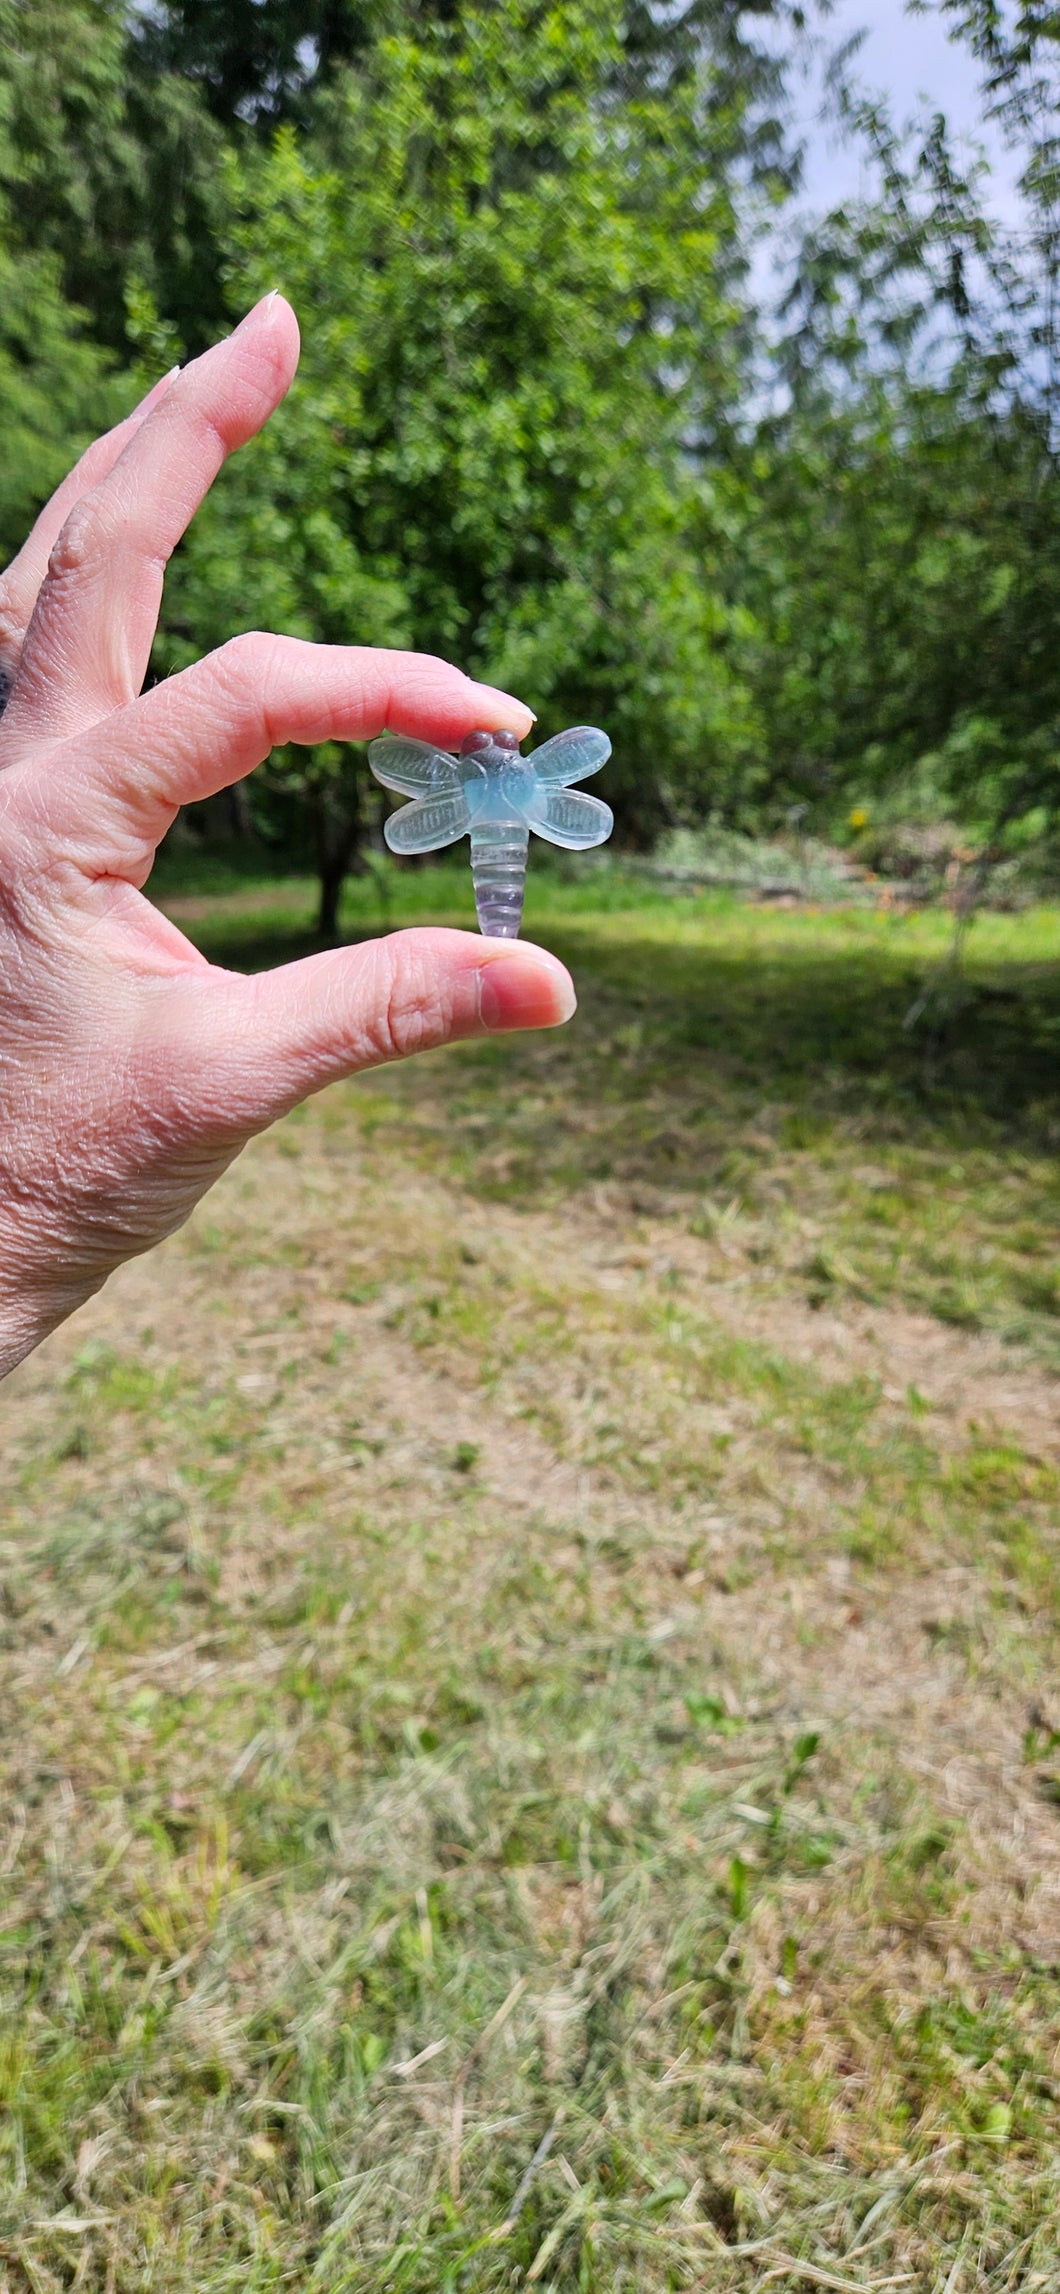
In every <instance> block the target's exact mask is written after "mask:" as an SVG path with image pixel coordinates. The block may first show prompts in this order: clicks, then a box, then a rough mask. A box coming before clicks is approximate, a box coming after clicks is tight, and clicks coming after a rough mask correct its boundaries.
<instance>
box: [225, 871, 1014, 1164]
mask: <svg viewBox="0 0 1060 2294" xmlns="http://www.w3.org/2000/svg"><path fill="white" fill-rule="evenodd" d="M405 920H406V919H402V921H405ZM415 920H416V919H414V918H411V917H410V918H408V919H407V921H409V922H413V921H415ZM439 920H440V921H450V919H448V918H444V919H439ZM452 921H463V919H457V918H454V919H452ZM615 921H616V920H615V919H609V925H610V929H608V930H606V931H605V930H602V929H599V928H596V929H594V920H593V918H592V916H591V915H586V916H584V917H579V918H578V919H577V920H576V921H572V920H571V919H568V918H559V917H553V918H550V919H549V926H550V928H549V929H548V931H547V933H546V934H545V935H544V936H545V937H546V938H547V941H548V945H549V946H550V947H552V948H553V949H554V951H555V953H556V954H557V955H559V956H561V957H562V958H563V959H564V960H565V961H566V962H567V963H568V964H569V965H570V967H571V969H572V971H573V972H574V974H575V977H576V978H577V981H578V984H579V993H580V1010H579V1014H578V1018H577V1019H576V1021H575V1022H574V1023H573V1025H572V1026H571V1028H570V1029H569V1030H566V1031H560V1032H557V1033H556V1034H554V1035H546V1036H540V1037H531V1038H512V1039H508V1040H506V1041H503V1042H493V1043H490V1044H475V1045H471V1046H462V1047H460V1048H459V1049H458V1050H457V1051H455V1052H454V1053H452V1054H450V1055H449V1058H448V1061H447V1062H445V1063H439V1062H437V1061H435V1062H431V1063H429V1077H430V1080H426V1078H427V1075H428V1070H425V1069H424V1068H423V1067H422V1065H421V1066H420V1067H418V1069H417V1071H416V1072H417V1082H416V1087H415V1088H416V1091H417V1095H418V1096H420V1097H422V1096H424V1095H426V1097H427V1098H428V1099H430V1098H431V1097H432V1096H433V1095H434V1094H435V1093H437V1092H439V1091H441V1092H443V1093H444V1095H445V1096H446V1098H447V1099H449V1098H451V1097H452V1094H453V1090H454V1087H455V1088H456V1089H457V1090H458V1091H459V1093H460V1094H461V1101H462V1104H463V1102H464V1101H466V1102H467V1105H468V1109H469V1111H470V1113H471V1115H472V1119H474V1115H475V1113H476V1107H475V1105H474V1103H477V1102H478V1101H479V1100H480V1098H481V1099H482V1101H483V1105H488V1107H489V1109H490V1111H491V1113H492V1117H493V1119H494V1121H495V1122H496V1123H497V1124H498V1125H499V1124H501V1123H502V1122H503V1125H504V1128H505V1131H506V1133H507V1139H508V1144H509V1146H510V1147H511V1146H514V1147H516V1148H517V1147H518V1143H519V1139H520V1137H521V1136H527V1135H528V1143H529V1138H532V1139H533V1142H534V1151H535V1153H537V1152H540V1151H541V1150H542V1148H544V1149H545V1155H544V1160H545V1162H546V1164H548V1165H550V1166H551V1167H552V1168H553V1170H555V1167H556V1155H557V1153H558V1152H559V1150H560V1140H559V1139H558V1138H557V1139H556V1140H554V1141H553V1142H552V1143H551V1145H549V1144H548V1143H547V1142H546V1141H545V1140H544V1139H543V1138H542V1118H543V1116H544V1113H545V1105H544V1103H547V1104H548V1110H549V1113H548V1122H549V1123H551V1122H552V1121H553V1120H554V1118H555V1117H556V1116H557V1115H558V1116H559V1118H560V1125H561V1130H564V1131H565V1130H568V1129H569V1126H570V1124H571V1123H572V1122H573V1123H574V1125H575V1126H576V1127H577V1128H581V1129H584V1128H588V1129H589V1130H590V1131H598V1132H601V1133H606V1134H607V1150H606V1155H605V1156H604V1161H605V1162H606V1166H607V1169H608V1171H609V1172H612V1173H616V1174H617V1173H618V1172H620V1171H626V1172H628V1173H629V1174H630V1175H633V1174H634V1173H639V1174H641V1175H643V1174H644V1171H645V1168H646V1158H647V1161H649V1162H650V1161H651V1160H652V1159H653V1158H654V1159H655V1160H660V1159H661V1161H662V1163H663V1164H669V1166H670V1170H669V1173H668V1175H669V1176H670V1177H671V1178H672V1179H679V1177H680V1176H681V1167H683V1166H685V1165H686V1164H687V1165H689V1166H694V1167H695V1169H696V1173H697V1176H698V1177H700V1178H701V1177H702V1154H703V1149H704V1147H705V1145H706V1143H707V1135H708V1134H714V1135H715V1140H716V1143H717V1145H718V1146H720V1145H721V1144H722V1143H723V1141H724V1138H725V1135H726V1132H727V1129H728V1127H729V1126H732V1125H743V1126H746V1125H747V1124H748V1123H749V1122H753V1121H754V1120H755V1119H756V1118H757V1119H759V1120H763V1119H764V1120H765V1122H766V1124H767V1127H768V1128H769V1130H770V1131H771V1132H772V1134H773V1137H774V1140H775V1142H776V1143H777V1144H780V1145H782V1146H786V1147H794V1148H799V1147H812V1146H813V1145H814V1144H815V1143H816V1142H817V1139H818V1138H819V1137H820V1138H822V1139H823V1138H824V1137H825V1136H826V1135H827V1133H828V1132H829V1131H830V1130H831V1129H832V1127H833V1126H834V1125H835V1124H836V1123H837V1122H838V1123H841V1124H843V1125H844V1126H845V1127H847V1128H849V1127H850V1126H851V1124H853V1126H854V1128H855V1129H856V1131H857V1133H858V1134H859V1135H860V1136H862V1137H865V1138H866V1139H867V1138H869V1137H871V1136H872V1135H874V1134H875V1135H877V1136H880V1137H884V1138H886V1137H888V1136H889V1137H893V1138H901V1137H905V1138H906V1139H907V1140H909V1141H910V1143H912V1142H913V1141H915V1140H917V1139H919V1140H920V1142H921V1143H923V1144H929V1143H931V1142H932V1141H934V1143H936V1144H938V1145H943V1144H946V1145H948V1146H949V1148H950V1149H951V1150H952V1149H953V1148H955V1147H957V1146H966V1145H971V1144H974V1143H976V1142H979V1143H981V1144H983V1145H987V1144H989V1143H990V1142H991V1141H992V1140H994V1141H999V1142H1000V1140H1001V1139H1005V1140H1006V1141H1007V1142H1008V1143H1009V1144H1012V1143H1017V1144H1020V1145H1023V1146H1025V1147H1026V1148H1027V1150H1028V1151H1031V1152H1034V1151H1041V1150H1045V1151H1048V1150H1049V1149H1050V1147H1055V1145H1056V1144H1057V1142H1058V1140H1060V965H1057V964H1055V963H1041V962H1038V963H1032V962H1026V961H1011V960H1007V959H1006V960H1003V961H999V960H997V959H996V958H994V959H992V960H991V961H990V963H989V964H987V965H985V966H980V967H979V968H978V969H976V968H973V969H971V970H970V972H969V976H968V979H967V982H966V985H965V988H964V991H963V1000H962V1001H961V1003H960V1005H959V1007H958V1008H957V1009H956V1010H955V1011H954V1013H953V1015H952V1017H951V1018H950V1021H949V1023H948V1025H947V1027H946V1028H945V1029H944V1030H935V1031H927V1030H925V1029H923V1028H921V1029H919V1030H913V1031H910V1030H909V1029H908V1028H907V1027H906V1026H905V1025H904V1022H905V1018H906V1014H907V1013H908V1010H909V1007H910V1004H911V1003H912V1001H913V999H914V997H915V995H916V994H917V992H918V990H919V988H920V986H921V984H922V981H923V977H924V966H923V963H922V962H921V961H918V960H917V954H916V951H915V950H913V949H910V948H909V947H905V948H901V947H893V946H889V945H887V944H884V943H881V941H880V940H878V939H872V938H865V939H864V940H863V941H860V942H859V941H857V940H856V939H855V938H853V937H848V938H843V937H842V936H840V935H839V934H835V935H833V937H832V938H831V939H830V940H829V939H828V938H822V939H820V940H817V939H814V938H811V937H807V936H805V935H804V936H803V937H801V938H800V937H798V936H796V935H794V934H791V933H789V934H787V935H786V936H785V935H784V933H783V932H776V931H775V930H774V931H772V932H771V930H770V925H771V924H772V920H771V919H770V920H768V921H766V920H764V919H762V918H761V916H760V915H758V914H756V912H754V911H739V910H737V911H734V913H733V914H732V915H731V916H726V915H724V914H721V915H718V916H716V917H714V918H712V919H709V920H708V922H707V923H706V924H705V925H704V933H705V937H704V938H703V940H702V941H700V940H696V941H690V940H689V939H688V938H687V937H686V938H685V939H683V940H682V939H681V938H679V937H674V936H667V934H666V933H665V931H663V930H661V929H660V930H659V931H658V932H656V931H655V930H654V929H652V928H651V925H653V924H654V919H652V920H651V924H648V920H646V919H645V918H644V917H640V918H639V919H638V920H637V928H636V931H635V933H632V932H631V936H630V938H629V939H628V941H627V940H626V939H625V938H624V937H623V936H622V934H621V930H618V931H616V929H615ZM189 928H190V929H192V932H193V936H194V938H195V939H196V941H197V943H198V945H199V946H200V947H202V949H203V950H204V952H205V953H206V954H207V955H208V956H210V957H211V958H213V960H214V961H216V962H219V963H221V964H224V965H227V966H229V967H230V968H232V969H238V970H241V971H248V972H253V971H258V970H262V969H264V968H266V967H267V966H270V965H274V964H283V963H291V962H294V961H296V960H297V959H299V958H300V957H304V956H308V955H312V954H314V953H316V952H317V951H318V950H319V949H320V947H321V945H322V943H321V942H320V941H319V940H318V939H317V938H315V936H314V935H313V933H312V931H311V930H309V929H308V928H307V926H306V924H305V922H304V921H303V920H302V919H296V918H292V917H291V916H290V914H289V913H288V914H286V915H285V914H283V913H282V895H281V896H280V899H278V901H277V909H276V912H273V913H268V912H260V913H255V914H254V915H253V916H246V915H244V916H240V915H238V914H237V913H229V914H225V913H224V912H223V909H222V907H221V904H220V903H219V904H218V913H217V914H216V916H211V917H209V918H204V919H203V920H202V921H201V922H198V923H196V925H195V926H193V927H189ZM380 929H381V926H380V925H379V924H378V923H376V922H369V923H365V924H364V925H363V926H358V927H357V928H355V929H353V930H351V931H349V932H347V933H346V934H345V935H344V942H345V944H347V945H351V946H352V945H357V944H358V943H360V942H363V941H365V940H370V939H373V938H375V937H376V936H377V935H378V933H379V931H380ZM453 1062H456V1063H457V1068H458V1072H457V1073H456V1074H454V1073H453ZM443 1068H444V1076H445V1080H443ZM388 1088H391V1089H393V1088H395V1086H394V1082H393V1077H391V1081H390V1084H389V1085H388ZM528 1088H531V1089H532V1090H533V1091H534V1092H535V1093H536V1094H541V1093H542V1092H543V1093H544V1103H543V1102H542V1101H540V1099H538V1100H536V1101H535V1105H534V1108H533V1109H532V1110H531V1109H530V1108H528V1107H526V1106H525V1104H524V1103H525V1100H526V1094H527V1090H528ZM468 1095H470V1097H469V1096H468ZM564 1161H566V1158H565V1157H564ZM592 1161H593V1158H592V1157H591V1156H590V1157H589V1163H590V1165H591V1163H592ZM582 1175H583V1176H592V1175H593V1171H592V1169H591V1168H590V1169H588V1170H586V1171H585V1172H583V1174H582Z"/></svg>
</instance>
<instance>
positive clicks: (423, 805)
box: [383, 782, 471, 852]
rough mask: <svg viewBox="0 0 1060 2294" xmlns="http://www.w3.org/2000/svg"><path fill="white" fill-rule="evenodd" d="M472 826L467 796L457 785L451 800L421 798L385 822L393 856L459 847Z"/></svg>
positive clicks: (386, 834)
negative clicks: (458, 838)
mask: <svg viewBox="0 0 1060 2294" xmlns="http://www.w3.org/2000/svg"><path fill="white" fill-rule="evenodd" d="M470 826H471V821H470V818H469V815H468V809H467V803H466V801H465V798H464V792H463V790H462V788H461V787H460V784H459V782H457V786H456V790H455V792H454V794H453V795H451V796H450V795H448V794H444V795H442V796H437V797H417V799H416V802H415V804H407V805H402V808H401V811H400V812H392V813H391V815H390V818H389V820H385V821H384V822H383V835H384V836H385V838H386V841H387V843H388V845H389V846H390V850H391V852H439V851H440V850H441V847H442V845H443V844H455V843H456V840H457V837H458V836H466V835H467V832H468V829H469V828H470Z"/></svg>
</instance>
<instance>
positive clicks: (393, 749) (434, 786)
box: [368, 733, 460, 797]
mask: <svg viewBox="0 0 1060 2294" xmlns="http://www.w3.org/2000/svg"><path fill="white" fill-rule="evenodd" d="M368 762H369V764H370V765H371V768H372V771H373V773H374V774H375V777H376V780H377V781H382V784H383V787H384V788H385V789H396V790H397V792H398V795H399V796H403V797H423V796H427V795H428V794H433V793H434V792H435V791H437V792H438V794H441V793H442V792H443V791H444V790H447V789H458V788H459V786H460V775H459V773H458V772H457V769H456V758H455V757H451V756H450V755H449V752H448V750H447V749H436V748H435V747H434V745H433V743H432V742H431V741H411V740H406V739H405V738H404V736H403V735H402V734H398V733H384V735H383V738H382V740H381V741H370V742H369V744H368Z"/></svg>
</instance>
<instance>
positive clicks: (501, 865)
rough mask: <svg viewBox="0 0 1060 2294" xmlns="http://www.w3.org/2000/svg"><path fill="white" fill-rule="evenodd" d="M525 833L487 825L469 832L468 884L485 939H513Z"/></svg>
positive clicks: (510, 826)
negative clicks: (469, 884) (469, 872)
mask: <svg viewBox="0 0 1060 2294" xmlns="http://www.w3.org/2000/svg"><path fill="white" fill-rule="evenodd" d="M529 842H530V837H529V832H528V830H526V829H525V828H522V829H521V828H517V827H516V826H515V825H514V823H510V824H508V823H506V824H504V825H501V824H499V823H498V824H497V825H496V826H495V825H494V824H493V823H492V822H491V823H490V824H489V825H488V826H487V825H483V826H482V827H481V828H473V829H472V831H471V881H472V883H473V885H474V887H475V910H476V914H477V916H478V928H479V931H480V932H481V933H483V935H484V936H485V938H486V939H487V940H517V939H518V937H519V926H520V924H521V922H522V917H523V893H524V891H525V889H526V853H527V846H528V845H529Z"/></svg>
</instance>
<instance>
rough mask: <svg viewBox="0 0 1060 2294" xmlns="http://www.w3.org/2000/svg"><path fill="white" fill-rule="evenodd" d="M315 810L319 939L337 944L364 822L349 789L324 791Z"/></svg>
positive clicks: (316, 802) (320, 794)
mask: <svg viewBox="0 0 1060 2294" xmlns="http://www.w3.org/2000/svg"><path fill="white" fill-rule="evenodd" d="M313 810H314V815H315V819H314V827H315V830H316V848H317V882H318V885H319V887H320V905H319V908H318V910H317V937H318V939H320V940H327V941H335V940H337V939H338V937H339V902H340V900H341V898H342V887H343V885H344V884H345V882H346V878H347V876H349V874H350V873H351V870H354V869H356V867H357V862H358V856H359V851H360V843H361V830H362V821H361V808H360V802H359V797H358V793H357V791H356V789H349V788H347V789H344V790H342V791H341V792H340V791H339V790H337V789H333V788H326V789H320V790H318V792H317V795H316V799H315V802H314V807H313Z"/></svg>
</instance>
